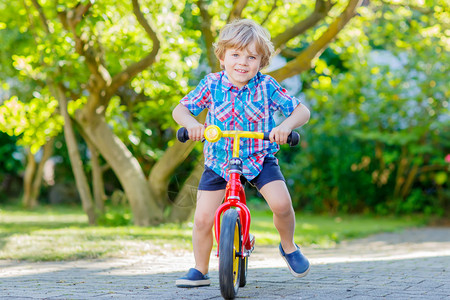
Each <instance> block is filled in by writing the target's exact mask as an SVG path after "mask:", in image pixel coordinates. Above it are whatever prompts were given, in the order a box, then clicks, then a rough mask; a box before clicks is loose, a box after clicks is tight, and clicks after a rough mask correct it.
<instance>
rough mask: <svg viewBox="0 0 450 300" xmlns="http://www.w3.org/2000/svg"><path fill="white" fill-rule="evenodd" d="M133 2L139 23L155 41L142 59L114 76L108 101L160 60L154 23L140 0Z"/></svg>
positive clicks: (108, 92) (107, 96)
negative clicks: (142, 9) (141, 5)
mask: <svg viewBox="0 0 450 300" xmlns="http://www.w3.org/2000/svg"><path fill="white" fill-rule="evenodd" d="M132 3H133V13H134V15H135V16H136V19H137V21H138V22H139V24H140V25H141V26H142V27H143V28H144V30H145V32H146V33H147V34H148V36H149V37H150V39H151V40H152V42H153V49H152V51H151V52H150V53H149V54H148V55H147V56H146V57H144V58H143V59H141V60H140V61H138V62H136V63H134V64H132V65H130V66H129V67H127V68H126V69H125V70H123V71H122V72H120V73H118V74H117V75H115V76H114V77H113V78H112V82H111V84H110V85H109V87H108V89H107V91H106V95H105V97H104V99H105V101H108V100H109V99H110V98H111V96H112V95H113V94H114V93H115V92H116V91H117V89H118V88H119V87H121V86H122V85H124V84H125V83H126V82H128V81H129V80H130V79H131V78H133V77H134V76H136V75H137V74H139V73H140V72H142V71H143V70H145V69H147V68H148V67H149V66H150V65H152V64H153V63H154V62H156V61H157V60H158V53H159V50H160V48H161V41H160V38H159V37H158V34H157V32H156V31H155V29H154V28H155V26H154V25H153V24H152V22H151V20H150V21H147V19H146V18H145V17H144V15H143V14H142V12H141V9H140V6H139V2H138V0H132Z"/></svg>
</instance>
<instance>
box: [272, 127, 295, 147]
mask: <svg viewBox="0 0 450 300" xmlns="http://www.w3.org/2000/svg"><path fill="white" fill-rule="evenodd" d="M291 131H292V129H291V128H290V127H288V126H285V125H283V123H282V124H280V125H279V126H277V127H275V128H274V129H272V131H271V132H270V135H269V138H270V141H271V142H274V143H277V144H278V145H283V144H286V143H287V139H288V135H289V134H290V133H291Z"/></svg>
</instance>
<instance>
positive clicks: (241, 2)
mask: <svg viewBox="0 0 450 300" xmlns="http://www.w3.org/2000/svg"><path fill="white" fill-rule="evenodd" d="M247 2H248V0H234V1H233V8H232V9H231V11H230V14H229V15H228V20H227V23H230V22H231V21H233V20H235V19H240V18H241V15H242V11H243V10H244V8H245V6H246V5H247Z"/></svg>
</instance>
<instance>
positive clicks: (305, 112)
mask: <svg viewBox="0 0 450 300" xmlns="http://www.w3.org/2000/svg"><path fill="white" fill-rule="evenodd" d="M310 114H311V113H310V112H309V109H308V108H307V107H306V106H304V105H303V104H301V103H300V104H299V105H297V107H296V108H295V109H294V111H293V112H292V113H291V115H290V116H289V117H287V118H286V119H285V120H284V121H283V122H281V124H280V125H278V126H277V127H275V128H274V129H272V131H271V132H270V135H269V138H270V141H271V142H275V143H277V144H279V145H283V144H285V143H286V142H287V137H288V135H289V134H290V133H291V131H292V130H294V129H295V128H297V127H300V126H302V125H304V124H305V123H306V122H308V120H309V116H310Z"/></svg>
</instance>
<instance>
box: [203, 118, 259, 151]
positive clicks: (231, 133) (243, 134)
mask: <svg viewBox="0 0 450 300" xmlns="http://www.w3.org/2000/svg"><path fill="white" fill-rule="evenodd" d="M222 137H231V138H234V143H233V157H239V144H240V143H239V140H240V138H252V139H261V140H262V139H264V133H263V132H252V131H238V130H224V131H222V130H220V128H219V127H218V126H216V125H210V126H208V127H206V129H205V139H206V140H207V141H208V142H211V143H215V142H217V141H218V140H220V139H221V138H222Z"/></svg>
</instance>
